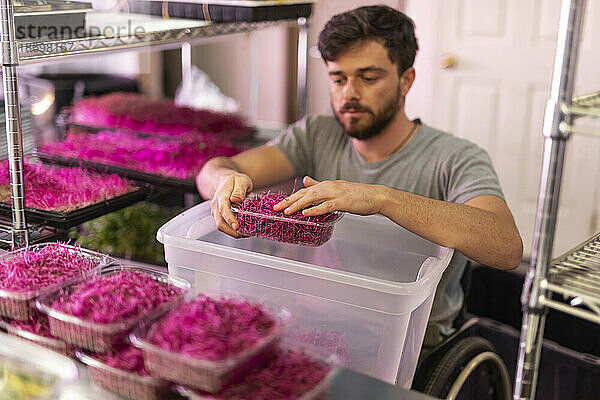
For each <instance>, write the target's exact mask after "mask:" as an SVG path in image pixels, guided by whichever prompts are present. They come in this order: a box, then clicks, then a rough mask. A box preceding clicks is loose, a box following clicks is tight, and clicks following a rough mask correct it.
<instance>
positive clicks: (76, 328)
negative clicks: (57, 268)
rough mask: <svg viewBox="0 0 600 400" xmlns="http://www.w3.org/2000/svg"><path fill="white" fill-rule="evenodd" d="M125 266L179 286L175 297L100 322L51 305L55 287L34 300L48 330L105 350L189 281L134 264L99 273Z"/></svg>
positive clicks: (160, 308) (164, 306) (105, 272)
mask: <svg viewBox="0 0 600 400" xmlns="http://www.w3.org/2000/svg"><path fill="white" fill-rule="evenodd" d="M126 270H134V271H137V272H141V273H145V274H148V275H150V276H151V277H152V278H153V279H155V280H158V281H161V282H164V283H168V284H170V285H173V286H175V287H177V288H179V289H182V293H181V294H180V295H178V296H175V298H173V299H172V300H170V301H168V302H166V303H163V304H161V305H159V306H158V307H156V308H154V310H152V311H151V312H150V313H147V314H139V315H136V316H135V317H132V318H128V319H126V320H123V321H119V322H114V323H108V324H101V323H94V322H90V321H86V320H84V319H82V318H78V317H75V316H73V315H69V314H66V313H64V312H61V311H58V310H56V309H53V308H52V303H53V302H54V300H55V299H56V298H57V297H58V295H59V293H60V290H56V291H55V292H53V293H51V294H48V295H46V296H43V297H40V298H39V299H38V300H37V302H36V306H37V307H38V309H39V310H40V311H41V312H43V313H45V314H47V315H48V320H49V323H50V332H52V334H53V335H54V336H56V337H58V338H60V339H62V340H64V341H65V342H67V343H71V344H73V345H75V346H77V347H81V348H84V349H86V350H90V351H93V352H96V353H102V352H106V351H108V350H110V349H111V348H112V345H113V343H114V342H116V341H119V340H120V339H122V338H123V337H124V336H126V334H127V333H128V332H129V331H130V330H131V329H133V328H134V327H135V326H136V325H137V324H138V323H139V322H140V321H141V320H142V319H144V318H153V317H154V316H156V315H160V314H162V313H163V312H164V311H165V310H167V309H169V308H170V307H172V306H173V305H174V304H176V303H178V302H179V301H181V300H182V299H183V297H184V295H185V294H186V292H187V291H188V290H189V289H190V283H189V282H188V281H186V280H185V279H183V278H177V277H174V276H170V275H169V274H166V273H163V272H158V271H154V270H152V269H149V268H143V267H137V266H124V265H118V266H113V267H109V268H107V269H105V270H103V271H102V276H108V275H114V274H118V273H120V272H122V271H126ZM84 280H85V279H80V280H78V281H77V282H74V283H72V284H71V285H70V286H68V287H64V289H67V290H69V288H71V289H72V290H76V288H77V284H78V283H81V282H83V281H84Z"/></svg>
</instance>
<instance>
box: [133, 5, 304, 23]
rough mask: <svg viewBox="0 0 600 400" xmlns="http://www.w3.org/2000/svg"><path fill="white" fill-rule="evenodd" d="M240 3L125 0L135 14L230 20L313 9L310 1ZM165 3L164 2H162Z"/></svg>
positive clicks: (289, 14) (299, 13)
mask: <svg viewBox="0 0 600 400" xmlns="http://www.w3.org/2000/svg"><path fill="white" fill-rule="evenodd" d="M238 3H240V4H244V3H245V4H247V5H229V4H227V1H224V2H223V4H219V2H218V1H205V2H202V1H201V0H199V1H198V2H197V3H187V2H178V1H157V0H154V1H153V0H128V4H129V10H130V11H131V12H133V13H138V14H149V15H156V16H162V17H165V18H167V17H168V18H187V19H199V20H207V21H212V22H218V23H232V22H260V21H277V20H285V19H295V18H300V17H304V18H307V17H309V16H310V14H311V12H312V2H306V3H296V4H286V3H285V2H283V3H281V4H277V2H269V3H273V4H269V5H263V4H261V3H266V2H260V1H259V2H258V3H259V4H253V3H257V2H256V1H254V0H249V1H239V2H238ZM165 4H166V5H165Z"/></svg>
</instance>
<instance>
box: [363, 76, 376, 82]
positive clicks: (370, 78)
mask: <svg viewBox="0 0 600 400" xmlns="http://www.w3.org/2000/svg"><path fill="white" fill-rule="evenodd" d="M363 81H365V82H367V83H373V82H375V81H377V78H372V77H368V76H363Z"/></svg>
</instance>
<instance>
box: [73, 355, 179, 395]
mask: <svg viewBox="0 0 600 400" xmlns="http://www.w3.org/2000/svg"><path fill="white" fill-rule="evenodd" d="M75 355H76V356H77V358H78V359H79V360H80V361H81V362H82V363H84V364H85V365H87V367H88V373H89V375H90V377H91V378H92V381H93V382H94V384H95V385H96V386H98V387H100V388H103V389H105V390H108V391H109V392H112V393H115V394H117V395H119V396H121V397H124V398H126V399H128V400H161V399H163V398H165V396H166V393H168V391H169V386H170V383H169V382H168V381H165V380H164V379H161V378H157V377H154V376H149V375H147V376H142V375H139V374H136V373H135V372H129V371H125V370H122V369H118V368H114V367H111V366H109V365H106V364H105V363H104V362H102V361H101V360H99V359H97V358H95V357H93V356H91V355H88V354H85V353H84V352H82V351H79V350H77V351H76V352H75Z"/></svg>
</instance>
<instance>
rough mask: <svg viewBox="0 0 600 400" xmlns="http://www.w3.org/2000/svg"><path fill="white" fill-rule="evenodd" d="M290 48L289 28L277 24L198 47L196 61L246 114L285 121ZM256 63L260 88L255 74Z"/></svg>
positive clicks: (194, 53) (263, 118)
mask: <svg viewBox="0 0 600 400" xmlns="http://www.w3.org/2000/svg"><path fill="white" fill-rule="evenodd" d="M287 51H288V44H287V29H286V28H284V27H274V28H269V29H264V30H260V31H255V32H252V33H248V34H244V35H235V37H232V38H223V40H221V41H218V42H215V43H210V44H203V45H200V46H196V47H194V48H193V52H192V60H193V63H194V65H196V66H198V67H199V68H200V69H202V70H203V71H204V72H206V73H207V74H208V75H209V76H210V77H211V79H212V80H213V82H215V83H216V84H217V86H218V87H219V88H221V91H222V92H223V93H224V94H225V95H227V96H229V97H233V98H234V99H236V100H237V101H238V102H239V104H240V112H241V113H242V114H243V115H247V116H249V117H250V118H252V119H258V120H264V121H273V122H285V121H286V107H287V68H288V65H289V62H288V59H287ZM253 57H254V58H253ZM290 62H293V61H290ZM253 63H254V66H255V71H256V74H255V75H254V79H257V81H256V82H254V83H255V84H257V86H256V88H254V87H253V81H252V74H251V72H252V69H253Z"/></svg>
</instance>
